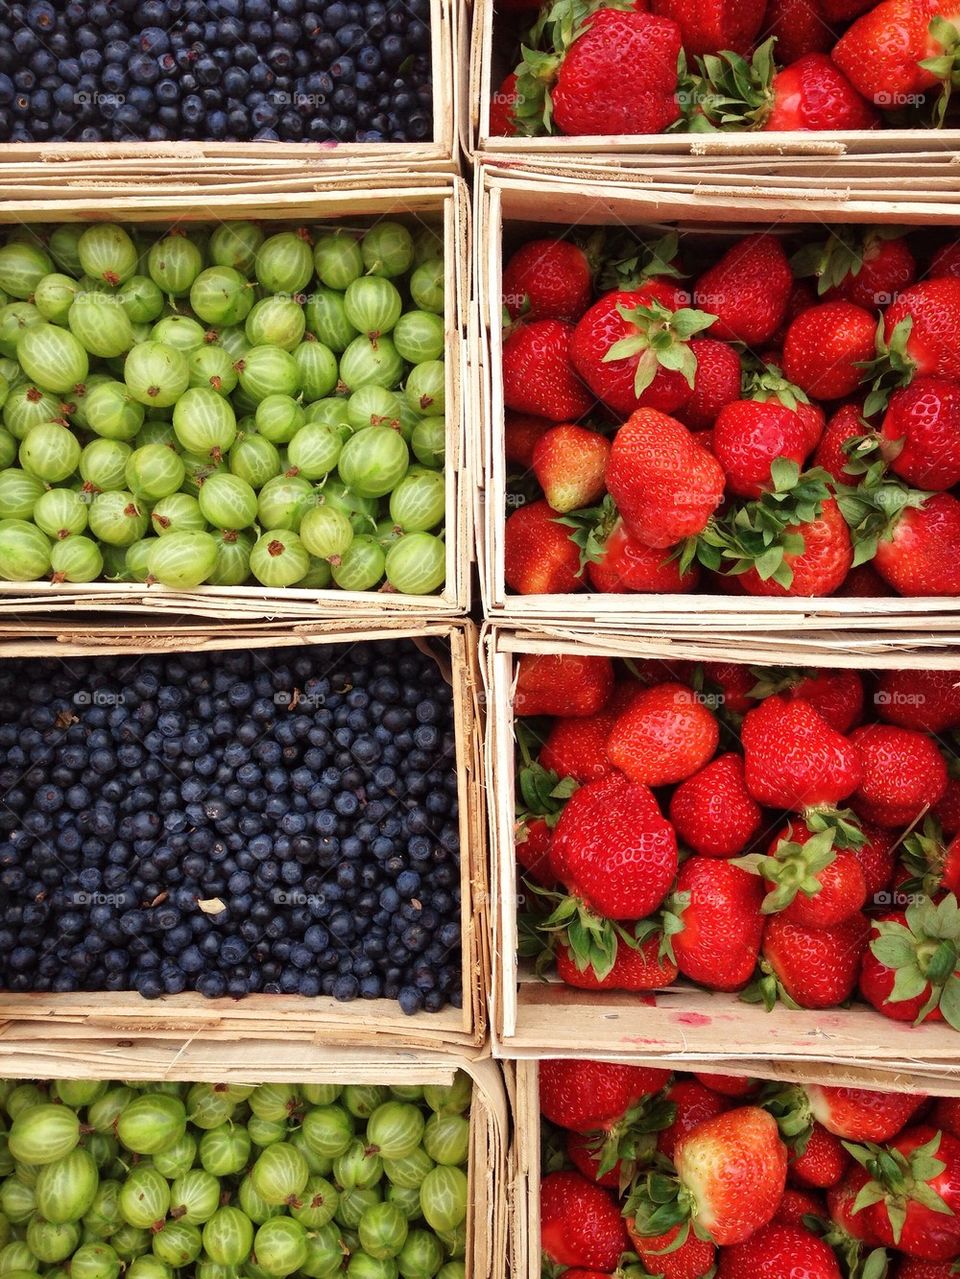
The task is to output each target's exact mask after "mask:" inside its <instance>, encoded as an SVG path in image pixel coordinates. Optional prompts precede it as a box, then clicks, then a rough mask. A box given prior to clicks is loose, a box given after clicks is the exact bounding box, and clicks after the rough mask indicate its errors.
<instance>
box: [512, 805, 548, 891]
mask: <svg viewBox="0 0 960 1279" xmlns="http://www.w3.org/2000/svg"><path fill="white" fill-rule="evenodd" d="M519 825H520V829H519V830H517V831H516V833H515V838H514V847H515V848H516V850H517V861H518V862H519V863H520V865H521V866H522V867H523V869H524V871H525V872H526V874H527V877H528V878H529V879H533V880H535V881H536V883H538V884H541V885H542V886H543V887H544V888H549V887H550V886H551V884H553V882H554V880H553V876H552V875H551V873H550V844H551V843H552V841H553V828H552V827H551V826H550V825H548V824H547V822H546V821H545V820H544V819H543V818H542V817H535V818H533V819H532V820H528V821H525V822H522V823H520V824H519Z"/></svg>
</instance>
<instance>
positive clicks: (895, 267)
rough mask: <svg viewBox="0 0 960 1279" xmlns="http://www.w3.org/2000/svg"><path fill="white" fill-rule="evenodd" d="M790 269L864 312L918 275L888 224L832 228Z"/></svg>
mask: <svg viewBox="0 0 960 1279" xmlns="http://www.w3.org/2000/svg"><path fill="white" fill-rule="evenodd" d="M863 7H864V8H868V7H869V5H867V4H864V5H863ZM778 52H779V53H780V54H781V55H782V52H783V51H782V50H778ZM790 265H791V266H792V267H793V269H794V272H795V273H796V274H797V275H799V276H814V277H815V278H816V282H817V293H818V294H819V295H820V296H821V297H823V298H825V299H826V300H827V301H831V302H832V301H837V300H843V301H844V302H852V303H854V305H855V306H860V307H865V308H866V309H867V310H868V311H871V310H873V309H874V308H876V307H885V306H889V305H890V303H891V302H892V301H893V300H894V298H895V297H896V296H897V294H898V293H900V292H901V290H903V289H905V288H907V287H908V286H909V285H911V284H912V283H913V281H914V280H915V279H916V275H917V264H916V261H915V259H914V256H913V254H912V253H911V252H910V248H909V246H908V244H907V242H906V240H905V239H904V235H903V230H902V229H901V228H899V227H893V226H877V227H868V228H867V229H866V230H864V229H862V228H860V227H849V226H838V227H831V228H830V231H829V234H828V236H827V239H826V240H825V241H823V242H815V243H812V244H808V245H805V246H804V247H803V248H802V249H800V250H799V252H797V253H796V254H794V256H793V258H792V259H791V263H790Z"/></svg>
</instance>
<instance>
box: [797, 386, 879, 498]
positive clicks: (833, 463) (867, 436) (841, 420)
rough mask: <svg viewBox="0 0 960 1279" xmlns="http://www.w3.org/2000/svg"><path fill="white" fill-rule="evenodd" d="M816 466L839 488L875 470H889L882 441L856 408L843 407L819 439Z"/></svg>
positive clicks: (847, 405) (855, 406)
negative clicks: (882, 451)
mask: <svg viewBox="0 0 960 1279" xmlns="http://www.w3.org/2000/svg"><path fill="white" fill-rule="evenodd" d="M813 465H814V466H816V467H820V468H821V470H824V471H827V472H828V473H829V474H830V475H832V476H833V479H834V481H835V482H836V483H837V484H844V485H849V484H850V482H851V478H852V477H853V476H855V475H865V474H868V473H869V471H870V469H871V467H874V466H876V467H877V472H878V474H881V475H882V474H883V473H884V471H885V470H886V463H885V462H884V460H883V457H882V455H881V453H880V441H879V439H878V438H877V435H876V432H875V431H872V430H871V429H870V427H869V426H868V424H867V422H866V421H865V420H864V418H863V415H862V413H861V408H860V406H859V405H857V404H841V406H840V408H838V409H837V411H836V412H835V413H834V414H833V415H832V416H831V417H830V419H829V421H828V422H827V424H826V427H825V428H824V431H823V434H822V436H821V437H820V442H819V444H818V445H817V449H816V452H815V453H814V455H813Z"/></svg>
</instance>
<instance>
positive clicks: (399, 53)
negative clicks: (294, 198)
mask: <svg viewBox="0 0 960 1279" xmlns="http://www.w3.org/2000/svg"><path fill="white" fill-rule="evenodd" d="M429 14H430V4H429V0H27V3H9V2H7V0H0V140H3V141H12V142H43V141H56V142H62V141H70V142H90V143H94V142H104V141H107V142H128V141H135V140H143V139H145V140H146V141H149V142H164V141H168V140H179V139H209V140H214V141H221V140H222V141H231V142H233V141H240V142H246V141H250V140H251V139H252V140H254V141H270V142H276V141H283V142H301V141H304V142H329V141H334V142H383V141H392V142H416V141H422V140H424V139H427V138H429V137H430V136H431V133H432V111H431V77H430V22H429Z"/></svg>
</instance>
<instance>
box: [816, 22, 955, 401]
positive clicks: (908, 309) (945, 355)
mask: <svg viewBox="0 0 960 1279" xmlns="http://www.w3.org/2000/svg"><path fill="white" fill-rule="evenodd" d="M891 3H894V4H896V3H900V0H882V3H881V4H880V5H878V6H877V8H878V9H882V8H883V7H884V5H886V4H891ZM913 3H914V4H918V3H920V0H913ZM876 12H877V9H875V10H873V12H872V13H869V14H866V15H865V18H872V17H873V15H874V14H875V13H876ZM863 20H864V19H861V21H863ZM852 29H853V28H851V30H852ZM847 34H848V35H849V34H850V33H849V32H848V33H847ZM841 43H842V41H841ZM907 319H909V320H910V322H911V323H910V325H909V326H908V327H907V326H905V328H904V329H900V330H899V333H898V328H899V326H901V325H903V323H904V321H905V320H907ZM958 326H960V279H956V278H954V277H953V276H944V277H942V278H940V279H935V280H921V281H920V283H919V284H913V285H911V286H910V288H908V289H904V291H903V292H902V293H901V294H899V296H898V297H896V298H895V299H894V300H893V302H891V304H890V305H889V306H888V307H887V309H886V311H885V312H884V315H883V332H884V339H885V341H886V342H887V343H892V344H893V345H894V347H895V348H896V347H897V346H898V345H900V344H901V343H900V335H901V334H903V333H904V332H906V337H905V339H904V340H903V342H902V349H903V353H904V357H905V359H906V361H907V362H908V364H912V365H913V368H914V371H915V372H916V373H931V374H935V375H936V376H938V377H947V378H957V377H960V350H958V348H957V344H956V342H955V341H954V335H955V334H956V332H957V327H958Z"/></svg>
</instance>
